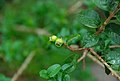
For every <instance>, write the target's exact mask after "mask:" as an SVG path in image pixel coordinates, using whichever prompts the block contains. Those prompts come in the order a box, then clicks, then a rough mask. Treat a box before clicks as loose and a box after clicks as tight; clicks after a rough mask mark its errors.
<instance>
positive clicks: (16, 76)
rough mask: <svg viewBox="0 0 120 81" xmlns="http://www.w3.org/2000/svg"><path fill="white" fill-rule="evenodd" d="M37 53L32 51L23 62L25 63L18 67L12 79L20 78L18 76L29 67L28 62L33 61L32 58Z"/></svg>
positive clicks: (13, 80)
mask: <svg viewBox="0 0 120 81" xmlns="http://www.w3.org/2000/svg"><path fill="white" fill-rule="evenodd" d="M34 55H35V52H34V51H33V52H31V53H30V54H29V55H28V56H27V58H26V59H25V61H24V62H23V64H22V65H21V67H20V68H19V69H18V71H17V72H16V73H15V74H14V76H13V77H12V79H11V81H16V80H17V79H18V77H19V76H20V75H21V74H22V73H23V71H24V70H25V69H26V68H27V66H28V64H29V63H30V62H31V60H32V59H33V57H34Z"/></svg>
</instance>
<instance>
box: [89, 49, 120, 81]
mask: <svg viewBox="0 0 120 81" xmlns="http://www.w3.org/2000/svg"><path fill="white" fill-rule="evenodd" d="M90 52H91V53H92V54H93V55H95V56H96V58H98V60H100V61H101V62H102V63H103V64H104V65H105V66H106V67H107V68H108V69H109V70H110V71H111V73H112V75H113V76H114V77H116V78H117V79H118V80H119V81H120V76H119V75H118V74H117V73H116V72H115V71H114V70H113V69H112V68H111V67H110V66H109V65H108V64H107V63H106V62H105V61H104V60H103V59H102V58H101V57H100V56H99V55H98V54H97V53H96V52H95V51H94V50H93V49H92V48H90Z"/></svg>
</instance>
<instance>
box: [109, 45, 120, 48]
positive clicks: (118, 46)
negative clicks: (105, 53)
mask: <svg viewBox="0 0 120 81" xmlns="http://www.w3.org/2000/svg"><path fill="white" fill-rule="evenodd" d="M109 48H120V45H116V46H109Z"/></svg>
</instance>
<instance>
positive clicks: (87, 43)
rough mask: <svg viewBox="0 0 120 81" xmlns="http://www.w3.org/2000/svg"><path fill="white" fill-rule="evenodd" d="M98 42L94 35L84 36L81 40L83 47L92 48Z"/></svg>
mask: <svg viewBox="0 0 120 81" xmlns="http://www.w3.org/2000/svg"><path fill="white" fill-rule="evenodd" d="M98 41H99V38H98V37H97V36H95V35H85V36H84V37H83V39H82V44H83V45H84V47H87V48H88V47H92V46H95V45H96V44H97V43H98Z"/></svg>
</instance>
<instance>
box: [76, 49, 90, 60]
mask: <svg viewBox="0 0 120 81" xmlns="http://www.w3.org/2000/svg"><path fill="white" fill-rule="evenodd" d="M87 53H88V50H86V49H85V50H84V52H83V55H82V57H80V58H79V59H78V60H77V62H80V61H81V60H83V59H84V58H85V57H86V55H87Z"/></svg>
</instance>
